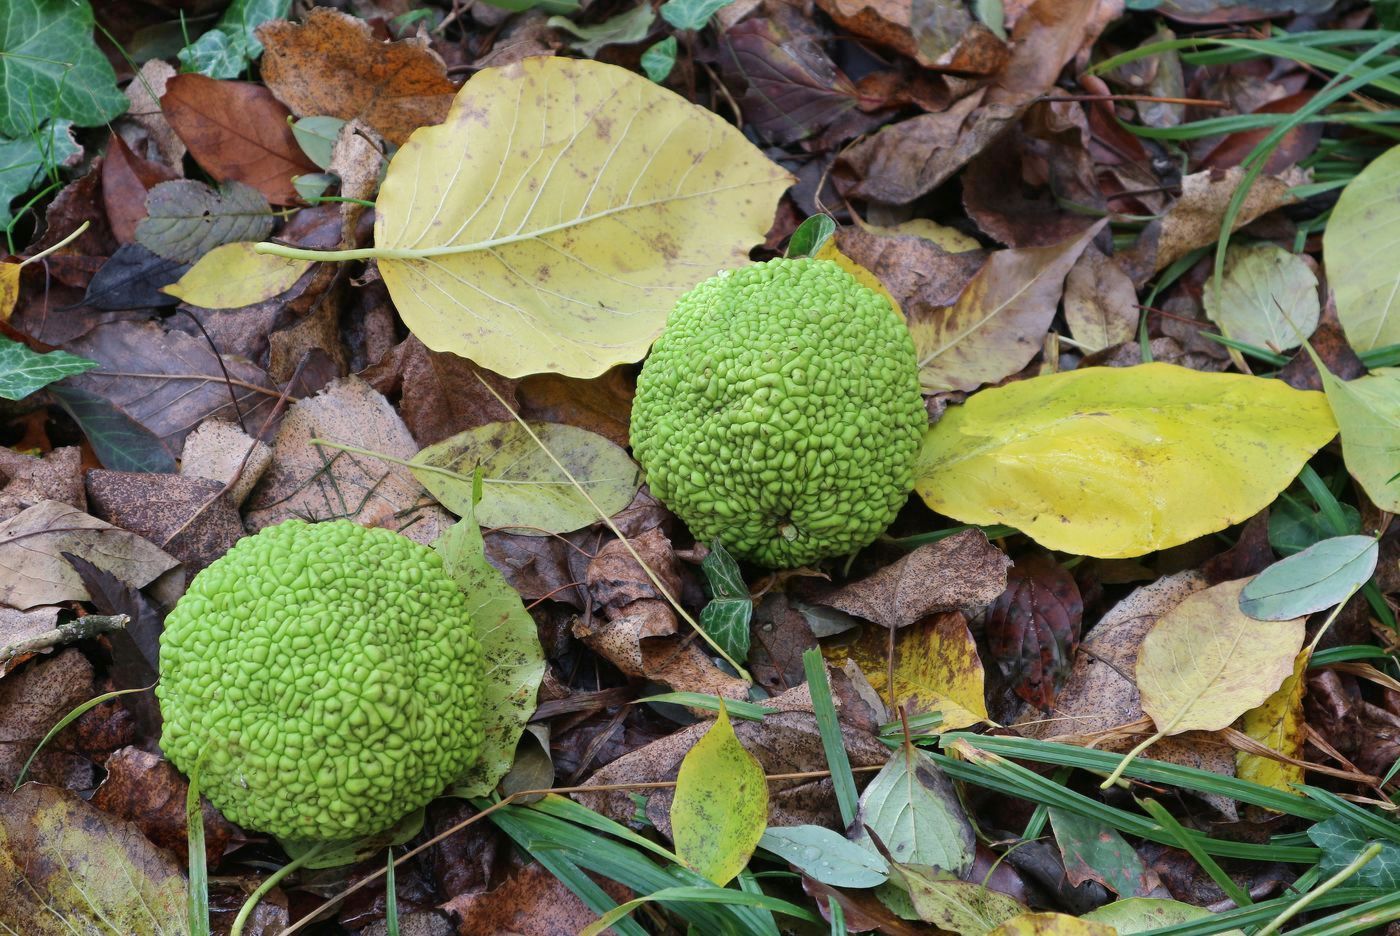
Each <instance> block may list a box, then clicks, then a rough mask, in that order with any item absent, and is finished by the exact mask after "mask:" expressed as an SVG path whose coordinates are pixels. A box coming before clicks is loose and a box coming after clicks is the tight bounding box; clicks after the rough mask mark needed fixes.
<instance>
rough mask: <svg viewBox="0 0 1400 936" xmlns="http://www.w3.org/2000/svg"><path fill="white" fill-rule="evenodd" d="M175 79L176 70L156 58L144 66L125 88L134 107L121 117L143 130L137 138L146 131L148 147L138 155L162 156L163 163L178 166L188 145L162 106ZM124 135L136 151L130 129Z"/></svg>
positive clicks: (138, 133)
mask: <svg viewBox="0 0 1400 936" xmlns="http://www.w3.org/2000/svg"><path fill="white" fill-rule="evenodd" d="M174 77H175V67H174V66H173V65H171V64H170V63H169V62H166V61H164V60H163V59H158V58H154V59H151V60H150V61H149V62H147V63H146V64H144V65H142V66H141V70H140V71H139V72H137V73H136V77H135V78H134V79H133V80H132V81H131V83H130V84H128V85H127V86H126V92H125V93H126V96H127V99H128V100H130V101H131V107H130V109H129V110H127V112H126V113H125V114H124V115H122V120H123V121H126V120H130V121H132V122H133V123H134V124H136V125H137V126H138V127H140V128H141V130H139V131H137V132H136V133H137V135H140V134H141V132H142V131H144V134H145V137H146V139H147V141H148V143H149V145H148V146H147V147H145V148H143V149H142V150H141V151H140V153H139V154H138V155H143V156H145V157H146V158H151V157H154V156H156V155H159V156H160V159H161V162H163V163H165V164H166V165H167V166H172V167H178V166H179V165H180V164H181V163H182V162H184V159H185V152H186V150H185V144H184V143H183V142H181V141H180V137H179V135H178V134H176V133H175V131H174V130H172V129H171V128H170V124H169V123H168V122H167V121H166V119H165V113H164V112H163V111H162V110H161V107H160V99H161V97H162V96H164V94H165V86H166V83H167V82H169V81H170V79H171V78H174ZM124 132H126V134H127V137H126V139H127V142H128V143H130V144H131V146H132V147H133V148H135V147H136V143H135V142H134V140H135V136H132V134H131V133H130V130H129V128H128V130H127V131H124ZM151 150H154V152H151Z"/></svg>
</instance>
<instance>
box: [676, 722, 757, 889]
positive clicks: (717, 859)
mask: <svg viewBox="0 0 1400 936" xmlns="http://www.w3.org/2000/svg"><path fill="white" fill-rule="evenodd" d="M767 825H768V781H767V779H765V777H764V775H763V766H762V765H761V764H759V762H758V761H757V760H756V759H755V758H754V756H753V755H752V754H750V753H749V752H748V751H746V750H745V749H744V746H743V745H742V744H740V743H739V739H738V737H736V736H735V734H734V728H733V726H732V725H731V724H730V722H729V713H728V712H727V711H725V709H724V706H723V705H721V706H720V710H719V717H718V718H717V719H715V723H714V724H713V725H711V726H710V729H709V730H708V731H706V732H705V734H704V735H703V736H702V737H701V738H700V740H699V741H697V742H696V743H695V746H694V747H692V748H691V749H690V751H689V752H688V753H687V754H686V755H685V759H684V760H682V761H681V769H680V772H679V773H678V774H677V775H676V795H675V798H674V799H673V800H672V801H671V838H672V840H673V841H674V842H675V845H676V855H677V856H678V857H679V858H680V859H681V862H682V863H684V864H685V865H686V866H687V867H689V868H691V869H693V870H694V871H697V872H699V873H700V874H702V875H704V876H705V877H706V878H708V879H709V880H710V881H712V882H714V883H715V884H718V885H719V886H721V887H723V886H724V885H725V884H728V883H729V882H730V881H731V880H733V879H734V876H735V875H737V874H738V873H739V872H740V871H742V870H743V869H744V866H745V865H747V864H748V863H749V856H750V855H752V854H753V850H754V848H755V847H757V845H758V842H759V839H760V838H762V837H763V832H764V829H765V828H766V827H767Z"/></svg>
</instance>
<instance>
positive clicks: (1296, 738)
mask: <svg viewBox="0 0 1400 936" xmlns="http://www.w3.org/2000/svg"><path fill="white" fill-rule="evenodd" d="M1311 656H1312V653H1311V651H1309V650H1307V649H1306V648H1305V649H1304V650H1303V652H1302V653H1299V654H1298V656H1297V658H1296V659H1295V660H1294V661H1293V672H1292V673H1291V674H1289V676H1288V678H1287V679H1285V680H1284V681H1283V685H1281V686H1279V687H1278V688H1277V689H1276V690H1274V692H1273V694H1272V695H1270V696H1269V697H1268V698H1267V699H1265V700H1264V702H1263V703H1262V704H1261V705H1258V706H1256V707H1255V708H1252V709H1250V710H1249V711H1248V712H1245V713H1244V714H1243V715H1241V716H1240V724H1239V729H1240V731H1243V732H1244V733H1245V734H1247V735H1249V736H1250V737H1251V738H1253V739H1254V740H1255V741H1258V742H1259V743H1260V744H1262V745H1264V746H1265V747H1267V748H1270V749H1271V750H1274V751H1276V752H1278V753H1279V754H1282V755H1284V756H1285V757H1292V758H1294V759H1301V758H1302V756H1303V742H1304V741H1305V740H1306V739H1307V734H1308V725H1307V722H1306V721H1305V720H1304V715H1303V691H1304V689H1305V688H1306V687H1307V683H1306V682H1305V681H1304V674H1305V673H1307V669H1308V658H1309V657H1311ZM1235 776H1237V777H1239V778H1240V779H1241V780H1249V781H1251V782H1253V783H1259V784H1262V785H1264V786H1269V787H1273V788H1274V789H1276V790H1282V791H1283V792H1285V793H1290V794H1292V795H1294V796H1301V795H1302V794H1301V793H1300V792H1299V791H1298V790H1297V789H1296V788H1295V787H1294V784H1299V783H1302V782H1303V768H1302V767H1299V766H1297V765H1296V764H1287V763H1284V762H1283V761H1279V760H1275V759H1274V758H1272V757H1265V756H1264V755H1262V754H1251V753H1250V752H1248V751H1236V752H1235Z"/></svg>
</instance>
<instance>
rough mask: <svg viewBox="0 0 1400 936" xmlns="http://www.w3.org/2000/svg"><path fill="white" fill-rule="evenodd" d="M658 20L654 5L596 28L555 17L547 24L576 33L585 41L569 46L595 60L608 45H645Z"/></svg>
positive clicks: (602, 23) (611, 19)
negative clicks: (599, 52) (642, 42)
mask: <svg viewBox="0 0 1400 936" xmlns="http://www.w3.org/2000/svg"><path fill="white" fill-rule="evenodd" d="M654 19H656V11H655V10H653V9H652V8H651V4H649V3H643V4H641V5H640V6H638V7H636V8H635V9H632V10H628V11H627V12H625V13H619V14H617V15H616V16H614V17H611V18H610V19H605V20H603V21H602V22H601V23H596V24H594V25H592V26H580V25H578V24H577V23H575V22H574V21H573V20H570V19H565V18H564V17H562V16H551V17H550V18H549V19H548V20H547V21H546V25H549V26H552V27H554V28H555V29H562V30H564V31H565V32H570V33H573V34H574V35H575V36H577V37H578V38H579V39H581V40H583V41H582V42H574V41H571V42H570V43H569V45H571V46H573V47H574V48H575V49H578V50H579V51H580V52H582V53H583V54H584V55H586V56H588V57H589V58H593V57H594V56H595V55H597V54H598V50H599V49H601V48H602V47H603V46H605V45H625V44H627V43H631V42H641V41H642V40H643V39H645V38H646V37H647V33H648V32H650V31H651V24H652V21H653V20H654Z"/></svg>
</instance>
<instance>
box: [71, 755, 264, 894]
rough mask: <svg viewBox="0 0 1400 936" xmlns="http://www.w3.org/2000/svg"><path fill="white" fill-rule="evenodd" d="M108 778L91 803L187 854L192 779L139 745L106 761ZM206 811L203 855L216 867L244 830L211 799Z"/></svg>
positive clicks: (176, 851) (205, 803) (159, 842)
mask: <svg viewBox="0 0 1400 936" xmlns="http://www.w3.org/2000/svg"><path fill="white" fill-rule="evenodd" d="M103 766H104V767H105V768H106V770H107V779H106V780H104V781H102V785H101V786H99V787H98V788H97V792H96V793H94V794H93V795H92V804H93V805H94V806H96V807H97V808H98V809H101V810H102V811H103V812H107V813H111V814H112V815H114V816H116V817H118V818H120V819H128V820H130V821H132V822H134V823H136V825H137V826H138V827H139V828H140V829H141V831H142V833H144V834H145V836H146V838H148V839H150V840H151V841H152V842H154V843H155V844H156V845H159V846H160V847H161V848H164V849H166V850H167V851H170V852H172V853H174V854H175V855H178V856H180V857H181V858H184V857H186V846H187V843H188V841H189V836H188V834H187V828H186V824H185V796H186V794H187V793H188V792H189V784H188V783H187V782H186V780H185V778H184V777H182V776H180V774H179V772H178V771H176V770H175V768H174V767H173V766H171V764H170V762H169V761H166V760H163V759H161V758H160V757H158V756H157V755H155V754H151V753H148V752H146V751H142V750H140V749H139V748H134V747H124V748H122V749H121V750H120V751H117V752H116V753H115V754H113V755H112V756H111V757H109V758H107V762H106V763H105V764H103ZM201 806H202V807H203V811H204V854H205V859H206V860H207V861H208V863H209V866H210V867H211V868H212V867H215V866H217V865H218V863H219V859H220V858H222V857H223V854H224V851H225V849H226V848H227V847H228V846H229V844H230V843H231V842H234V841H235V840H238V839H241V838H242V834H241V833H240V832H239V831H238V829H237V827H235V826H234V825H233V824H232V823H230V822H229V821H228V820H227V819H225V818H224V817H223V816H222V815H221V814H220V813H219V812H218V810H216V809H215V808H214V807H213V806H210V805H209V802H208V800H203V799H201Z"/></svg>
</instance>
